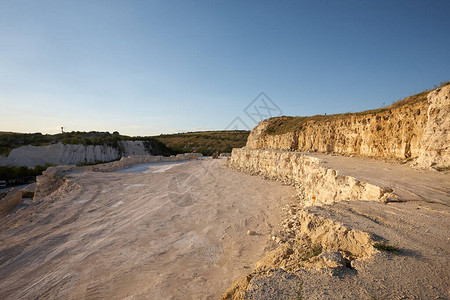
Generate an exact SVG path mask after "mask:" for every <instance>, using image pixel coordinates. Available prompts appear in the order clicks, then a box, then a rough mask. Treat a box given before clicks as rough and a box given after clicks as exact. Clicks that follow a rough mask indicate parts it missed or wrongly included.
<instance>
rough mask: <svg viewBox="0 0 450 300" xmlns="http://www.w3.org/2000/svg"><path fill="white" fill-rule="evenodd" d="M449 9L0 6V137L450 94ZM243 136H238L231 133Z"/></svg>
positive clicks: (181, 128) (141, 129)
mask: <svg viewBox="0 0 450 300" xmlns="http://www.w3.org/2000/svg"><path fill="white" fill-rule="evenodd" d="M449 12H450V1H446V0H441V1H437V0H436V1H434V0H432V1H407V0H405V1H400V0H399V1H392V0H390V1H362V0H355V1H345V0H344V1H243V0H241V1H232V0H226V1H211V0H208V1H206V0H205V1H186V0H182V1H170V0H167V1H166V0H164V1H150V0H149V1H125V0H123V1H112V0H106V1H94V0H89V1H81V0H77V1H59V0H58V1H44V0H40V1H28V0H27V1H24V0H11V1H7V0H1V1H0V131H17V132H42V133H57V132H58V131H60V127H61V126H64V127H65V128H66V130H68V131H72V130H75V131H77V130H80V131H91V130H98V131H110V132H112V131H115V130H117V131H119V132H120V133H122V134H128V135H155V134H160V133H172V132H185V131H195V130H209V129H211V130H221V129H224V128H226V127H227V126H228V125H229V124H230V122H231V121H233V120H234V119H235V118H236V117H239V118H240V120H242V121H244V122H245V123H246V124H248V126H249V127H253V126H254V125H255V124H254V123H253V122H252V121H251V120H250V119H249V117H248V116H247V115H246V114H245V112H244V109H245V108H246V107H247V105H249V104H250V103H251V102H252V101H253V100H254V99H255V97H256V96H257V95H258V94H259V93H260V92H262V91H263V92H265V94H267V95H268V96H269V97H270V98H271V99H272V101H273V102H274V103H275V104H276V105H277V106H278V107H279V108H280V110H281V111H282V114H283V115H314V114H323V113H327V114H332V113H341V112H349V111H352V112H355V111H360V110H365V109H372V108H378V107H380V106H382V105H383V103H385V104H386V105H388V104H391V103H392V102H393V101H396V100H399V99H401V98H404V97H406V96H409V95H411V94H414V93H417V92H421V91H422V90H423V89H426V88H432V87H433V85H434V84H438V83H439V82H440V81H447V80H450V17H449ZM242 129H243V128H242Z"/></svg>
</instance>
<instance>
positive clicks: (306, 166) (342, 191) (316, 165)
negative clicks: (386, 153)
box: [228, 148, 393, 206]
mask: <svg viewBox="0 0 450 300" xmlns="http://www.w3.org/2000/svg"><path fill="white" fill-rule="evenodd" d="M228 165H229V166H230V167H232V168H234V169H237V170H240V171H243V172H245V173H250V174H257V175H261V176H263V177H266V178H267V179H272V180H278V181H281V182H284V183H286V184H291V185H294V186H296V187H297V188H299V189H300V192H301V194H302V196H303V198H304V199H303V201H304V203H303V204H305V206H309V205H322V204H332V203H333V202H335V201H340V200H356V199H358V200H375V201H385V200H386V199H387V198H388V197H392V196H393V195H392V194H391V193H390V192H391V191H392V190H390V189H389V188H384V187H379V186H376V185H373V184H370V183H366V182H362V181H360V180H357V179H356V178H354V177H351V176H343V175H340V174H339V172H337V171H336V170H332V169H327V168H325V167H323V166H321V164H320V159H318V158H315V157H311V156H306V155H304V154H302V153H300V152H292V151H281V150H263V149H245V148H235V149H233V152H232V155H231V158H230V159H229V160H228Z"/></svg>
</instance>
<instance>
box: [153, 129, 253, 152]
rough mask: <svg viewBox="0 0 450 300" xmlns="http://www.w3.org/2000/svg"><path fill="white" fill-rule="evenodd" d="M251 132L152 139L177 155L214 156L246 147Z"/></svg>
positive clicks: (177, 135)
mask: <svg viewBox="0 0 450 300" xmlns="http://www.w3.org/2000/svg"><path fill="white" fill-rule="evenodd" d="M249 133H250V132H249V131H244V130H234V131H199V132H187V133H176V134H162V135H159V136H154V137H152V138H154V139H156V140H158V141H160V142H163V143H164V144H166V145H167V147H169V148H170V149H171V150H173V151H175V152H176V153H186V152H199V153H202V154H203V155H212V154H213V153H214V152H216V151H219V152H220V153H223V152H231V149H233V148H241V147H244V146H245V144H246V143H247V137H248V135H249Z"/></svg>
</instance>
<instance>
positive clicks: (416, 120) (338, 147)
mask: <svg viewBox="0 0 450 300" xmlns="http://www.w3.org/2000/svg"><path fill="white" fill-rule="evenodd" d="M449 98H450V85H447V86H444V87H442V88H438V89H436V90H433V91H431V92H429V93H428V95H423V97H422V99H419V100H416V101H410V102H405V104H402V105H392V106H390V107H387V108H386V109H380V110H375V111H370V112H367V113H358V114H344V115H336V116H319V117H307V118H303V120H302V122H301V125H299V126H294V127H293V128H292V129H289V130H287V131H286V132H281V133H277V132H275V133H274V132H273V131H274V124H282V125H283V123H287V122H290V121H292V118H288V117H279V118H273V119H268V120H264V121H261V122H260V123H259V124H258V126H257V127H255V128H254V129H253V130H252V132H251V133H250V135H249V138H248V140H247V144H246V147H245V148H249V149H277V150H297V151H319V152H333V153H339V154H345V155H361V156H369V157H374V158H397V159H417V164H418V166H421V167H431V166H434V167H444V168H445V167H448V166H449V165H450V151H449V150H450V149H449V144H450V142H449V141H450V99H449ZM275 131H276V128H275Z"/></svg>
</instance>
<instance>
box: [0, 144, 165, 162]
mask: <svg viewBox="0 0 450 300" xmlns="http://www.w3.org/2000/svg"><path fill="white" fill-rule="evenodd" d="M154 152H155V151H153V149H152V146H151V145H145V144H144V142H143V141H120V142H119V145H118V147H112V146H109V145H89V146H84V145H71V144H67V145H64V144H63V143H57V144H53V145H49V146H31V145H29V146H22V147H19V148H16V149H13V150H12V151H11V153H10V154H9V156H8V157H6V158H4V157H0V165H12V166H27V167H34V166H36V165H45V164H46V163H49V164H56V165H71V164H78V163H94V162H96V161H112V160H116V159H118V158H120V157H121V156H130V155H148V154H162V153H154ZM156 152H157V151H156Z"/></svg>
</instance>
